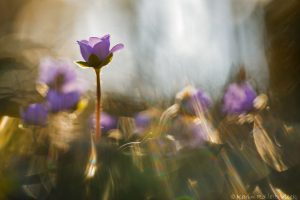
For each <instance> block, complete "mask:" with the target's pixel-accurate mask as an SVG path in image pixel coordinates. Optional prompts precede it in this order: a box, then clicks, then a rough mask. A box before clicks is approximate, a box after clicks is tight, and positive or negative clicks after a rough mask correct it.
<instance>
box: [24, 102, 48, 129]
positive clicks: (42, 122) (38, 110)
mask: <svg viewBox="0 0 300 200" xmlns="http://www.w3.org/2000/svg"><path fill="white" fill-rule="evenodd" d="M21 117H22V119H23V121H24V123H25V124H27V125H36V126H46V124H47V119H48V109H47V107H46V106H45V105H43V104H30V105H29V106H28V108H27V109H26V110H25V111H22V112H21Z"/></svg>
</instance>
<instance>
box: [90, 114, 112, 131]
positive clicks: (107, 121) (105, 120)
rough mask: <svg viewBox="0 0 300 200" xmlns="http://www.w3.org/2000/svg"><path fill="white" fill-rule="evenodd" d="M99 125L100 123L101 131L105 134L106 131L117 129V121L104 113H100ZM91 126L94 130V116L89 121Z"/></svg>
mask: <svg viewBox="0 0 300 200" xmlns="http://www.w3.org/2000/svg"><path fill="white" fill-rule="evenodd" d="M100 123H101V126H100V127H101V130H102V132H103V133H107V132H108V131H110V130H112V129H117V126H118V120H117V119H116V118H115V117H113V116H111V115H109V114H107V113H105V112H101V119H100ZM91 126H92V128H93V129H95V127H96V118H95V116H93V117H92V119H91Z"/></svg>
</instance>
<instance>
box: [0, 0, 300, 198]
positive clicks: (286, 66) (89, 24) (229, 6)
mask: <svg viewBox="0 0 300 200" xmlns="http://www.w3.org/2000/svg"><path fill="white" fill-rule="evenodd" d="M0 11H1V12H0V72H1V73H0V116H4V115H5V116H11V117H20V109H21V108H23V107H26V106H28V105H29V104H31V103H34V102H40V101H43V99H44V98H43V95H42V94H41V92H40V90H39V88H38V87H37V80H38V76H39V65H40V61H41V59H43V58H45V57H49V56H51V57H56V58H63V59H68V60H69V61H71V62H73V61H78V60H81V59H82V58H81V55H80V51H79V47H78V45H77V43H76V41H78V40H82V39H87V38H88V37H90V36H98V37H100V36H103V35H105V34H107V33H109V34H110V35H111V44H116V43H119V42H121V43H123V44H124V45H125V48H124V50H122V51H120V52H118V54H117V55H116V56H114V59H113V61H112V62H111V63H110V64H109V65H108V66H106V67H105V68H103V69H102V72H101V80H102V91H103V109H104V111H106V112H108V113H111V114H113V115H116V116H122V117H124V116H125V117H124V118H123V119H122V120H121V124H123V125H124V124H125V125H124V127H123V128H121V129H122V131H123V132H130V131H131V129H132V127H131V125H132V118H128V117H133V116H134V115H135V114H136V113H137V112H138V111H142V110H145V109H146V108H150V107H152V106H157V105H158V106H161V108H166V107H168V106H170V105H171V104H172V103H173V101H174V96H175V95H176V93H177V92H178V91H180V90H181V89H182V88H184V87H185V86H188V85H193V86H195V87H197V88H201V89H203V90H205V91H206V92H207V93H208V94H209V95H210V96H211V98H212V100H213V101H214V102H219V103H220V99H221V98H222V95H223V92H224V90H225V88H226V87H227V86H228V84H229V83H230V82H232V81H234V80H235V78H236V75H237V74H238V73H239V70H240V68H241V66H243V68H244V69H245V71H246V72H247V79H248V81H249V82H250V83H251V85H252V86H253V88H254V89H255V91H256V92H257V93H258V94H259V93H265V94H267V95H268V97H269V104H270V105H271V108H272V112H274V113H276V117H277V118H278V120H280V122H282V123H285V125H293V126H295V127H297V128H298V124H299V120H300V78H299V75H300V56H299V53H300V28H299V27H300V2H299V1H298V0H290V1H285V0H184V1H183V0H113V1H112V0H85V1H82V0H43V1H41V0H22V1H21V0H1V1H0ZM73 67H74V69H75V70H76V73H77V75H78V82H79V83H80V85H81V87H82V89H83V90H84V91H86V96H87V99H89V100H90V99H92V100H94V92H95V87H96V86H95V75H94V72H93V70H89V69H81V68H78V67H77V66H76V65H75V64H74V66H73ZM86 96H85V97H86ZM91 102H92V103H91V104H92V105H90V107H88V109H87V110H88V111H86V112H87V113H88V114H91V113H92V112H93V106H94V105H93V101H91ZM154 113H156V112H154ZM86 116H87V114H86V113H85V114H83V116H81V117H79V118H80V119H81V118H85V117H86ZM156 117H157V116H156ZM218 117H220V116H218ZM220 118H221V117H220ZM3 119H6V118H3V117H1V120H2V121H3ZM57 121H64V118H63V120H60V119H58V120H57V119H56V122H57ZM273 122H274V121H273ZM273 122H272V123H273ZM5 123H8V122H5ZM274 123H276V122H274ZM60 125H61V124H60ZM85 125H86V124H85ZM85 125H84V126H85ZM10 126H11V127H13V126H14V127H18V126H19V124H18V123H12V124H10ZM61 126H63V125H61ZM270 126H271V125H270ZM3 127H4V125H3V126H1V123H0V132H1V131H4V128H3ZM246 129H247V128H246ZM5 130H6V129H5ZM297 130H298V129H297ZM66 132H68V131H66ZM78 132H80V131H78ZM82 132H84V131H82ZM74 135H75V134H74ZM125 135H126V134H125ZM85 139H86V138H85ZM66 140H67V139H66ZM85 141H87V140H85ZM76 145H78V144H76ZM84 145H87V144H84ZM84 145H83V146H84ZM3 146H4V145H3ZM0 147H1V140H0ZM85 148H86V149H87V147H86V146H85ZM105 148H106V147H105ZM151 148H152V149H151ZM0 149H1V148H0ZM71 149H72V148H71ZM74 149H75V148H74ZM74 149H73V150H74ZM147 149H148V150H149V149H150V151H153V149H155V148H153V146H151V145H150V147H149V146H148V147H147ZM296 149H298V147H297V148H296ZM20 151H23V150H20ZM74 151H76V153H78V150H74ZM101 152H102V150H101ZM294 152H295V151H293V153H294ZM85 153H86V154H85V156H83V155H82V158H83V160H84V159H86V157H87V156H86V155H87V154H88V153H87V151H85ZM82 154H83V153H82ZM0 155H1V154H0ZM72 155H73V154H72ZM80 155H81V154H80ZM73 156H74V155H73ZM71 157H72V156H71ZM204 157H205V156H204ZM65 158H67V159H66V160H68V159H69V157H68V155H66V157H63V158H62V160H63V159H65ZM66 160H63V161H61V163H60V164H61V166H64V164H66V163H68V162H67V161H66ZM208 160H209V159H208ZM250 160H251V159H250ZM85 161H86V160H85ZM15 165H16V166H17V165H18V163H17V164H15ZM297 166H298V168H297V170H298V169H299V165H297ZM62 168H64V167H62ZM257 168H260V167H257ZM64 170H65V168H64ZM62 171H63V170H62ZM74 171H75V170H74ZM217 171H218V170H217ZM297 172H299V170H298V171H297ZM61 173H62V172H61ZM216 173H219V172H216ZM62 174H63V173H62ZM0 175H1V174H0ZM70 176H73V175H70ZM72 180H73V179H72ZM74 180H75V182H76V180H77V179H76V178H75V179H74ZM64 181H65V180H62V181H61V182H59V183H58V185H59V184H62V183H68V181H69V180H68V181H65V182H64ZM3 182H4V181H3ZM192 182H193V181H192ZM283 182H284V181H283ZM1 183H2V182H1V181H0V186H1ZM284 183H285V182H284ZM291 183H293V184H294V182H293V181H291ZM297 183H298V182H297ZM297 183H295V184H297ZM259 184H260V183H258V185H259ZM162 185H164V183H162ZM283 185H284V184H283ZM77 186H78V187H80V185H77ZM178 187H180V186H178ZM213 187H215V186H212V188H213ZM58 188H59V187H58ZM61 188H63V187H61ZM156 192H157V191H156ZM293 192H294V191H292V192H291V193H290V194H293ZM58 193H59V192H58ZM104 193H105V192H104ZM0 194H1V191H0ZM0 199H1V195H0ZM53 199H55V198H53ZM62 199H63V198H62ZM116 199H118V198H116ZM158 199H159V198H158Z"/></svg>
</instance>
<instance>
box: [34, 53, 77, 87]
mask: <svg viewBox="0 0 300 200" xmlns="http://www.w3.org/2000/svg"><path fill="white" fill-rule="evenodd" d="M76 79H77V77H76V72H75V69H74V68H72V67H71V65H70V63H68V62H67V61H61V60H54V59H51V58H46V59H44V60H42V62H41V64H40V77H39V81H40V82H41V83H44V84H46V85H48V87H49V88H50V89H54V90H57V91H64V92H66V91H70V89H71V88H76V86H74V85H75V84H77V83H76Z"/></svg>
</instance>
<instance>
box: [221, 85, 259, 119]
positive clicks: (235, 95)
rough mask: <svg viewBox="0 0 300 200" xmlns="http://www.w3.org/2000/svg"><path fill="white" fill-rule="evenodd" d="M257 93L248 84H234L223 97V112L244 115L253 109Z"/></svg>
mask: <svg viewBox="0 0 300 200" xmlns="http://www.w3.org/2000/svg"><path fill="white" fill-rule="evenodd" d="M255 98H256V92H255V91H254V89H253V88H252V86H251V85H250V84H249V83H247V82H242V83H232V84H230V85H229V86H228V88H227V90H226V92H225V94H224V97H223V108H222V110H223V112H225V113H227V114H244V113H248V112H250V111H251V110H252V109H253V101H254V99H255Z"/></svg>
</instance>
